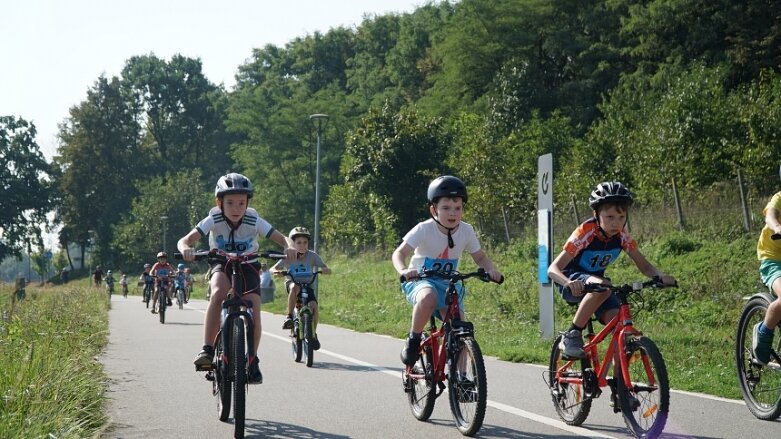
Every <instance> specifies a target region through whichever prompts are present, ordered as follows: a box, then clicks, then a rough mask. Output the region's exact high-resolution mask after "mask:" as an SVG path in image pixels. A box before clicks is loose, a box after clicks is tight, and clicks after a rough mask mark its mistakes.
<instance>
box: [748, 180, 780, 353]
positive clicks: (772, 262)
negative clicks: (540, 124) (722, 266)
mask: <svg viewBox="0 0 781 439" xmlns="http://www.w3.org/2000/svg"><path fill="white" fill-rule="evenodd" d="M779 175H781V168H780V169H779ZM762 213H763V214H764V215H765V226H764V227H763V228H762V232H761V233H760V234H759V241H758V242H757V257H758V258H759V274H760V276H761V278H762V282H763V283H764V284H765V285H767V287H768V288H770V291H771V292H772V294H773V295H775V296H776V299H775V300H774V301H773V302H772V303H771V304H770V305H769V306H768V307H767V313H766V314H765V319H764V321H762V322H759V323H757V324H756V325H754V337H753V349H754V358H755V359H756V360H757V361H759V362H760V363H762V364H767V363H768V362H769V361H770V350H771V346H772V344H773V332H775V328H776V326H778V324H779V323H781V240H775V239H773V238H772V236H773V235H775V234H781V221H780V220H781V192H777V193H776V194H775V195H773V197H772V198H771V199H770V201H769V202H768V203H767V206H765V209H764V210H763V211H762Z"/></svg>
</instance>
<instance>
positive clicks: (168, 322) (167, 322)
mask: <svg viewBox="0 0 781 439" xmlns="http://www.w3.org/2000/svg"><path fill="white" fill-rule="evenodd" d="M163 325H176V326H203V322H200V323H192V322H172V321H170V320H166V321H165V323H163Z"/></svg>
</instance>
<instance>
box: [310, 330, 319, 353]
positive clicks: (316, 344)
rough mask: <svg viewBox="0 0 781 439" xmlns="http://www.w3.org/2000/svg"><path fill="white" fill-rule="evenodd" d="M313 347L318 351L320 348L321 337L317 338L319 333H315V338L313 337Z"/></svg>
mask: <svg viewBox="0 0 781 439" xmlns="http://www.w3.org/2000/svg"><path fill="white" fill-rule="evenodd" d="M312 349H314V350H316V351H317V350H319V349H320V339H319V338H317V334H315V338H314V339H312Z"/></svg>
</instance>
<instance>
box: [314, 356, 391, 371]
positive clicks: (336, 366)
mask: <svg viewBox="0 0 781 439" xmlns="http://www.w3.org/2000/svg"><path fill="white" fill-rule="evenodd" d="M312 369H323V370H337V371H338V370H342V371H346V372H382V371H385V370H391V371H394V372H395V371H398V372H399V373H401V372H402V369H401V368H393V367H382V368H381V370H380V369H378V368H374V367H370V366H361V365H359V364H343V363H331V362H328V361H322V362H321V361H317V357H315V362H314V364H312Z"/></svg>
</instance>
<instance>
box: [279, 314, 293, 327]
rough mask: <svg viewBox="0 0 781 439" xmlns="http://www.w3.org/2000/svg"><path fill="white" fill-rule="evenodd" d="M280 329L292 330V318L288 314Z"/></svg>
mask: <svg viewBox="0 0 781 439" xmlns="http://www.w3.org/2000/svg"><path fill="white" fill-rule="evenodd" d="M282 329H293V316H291V315H290V314H288V315H287V317H285V321H284V322H282Z"/></svg>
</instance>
